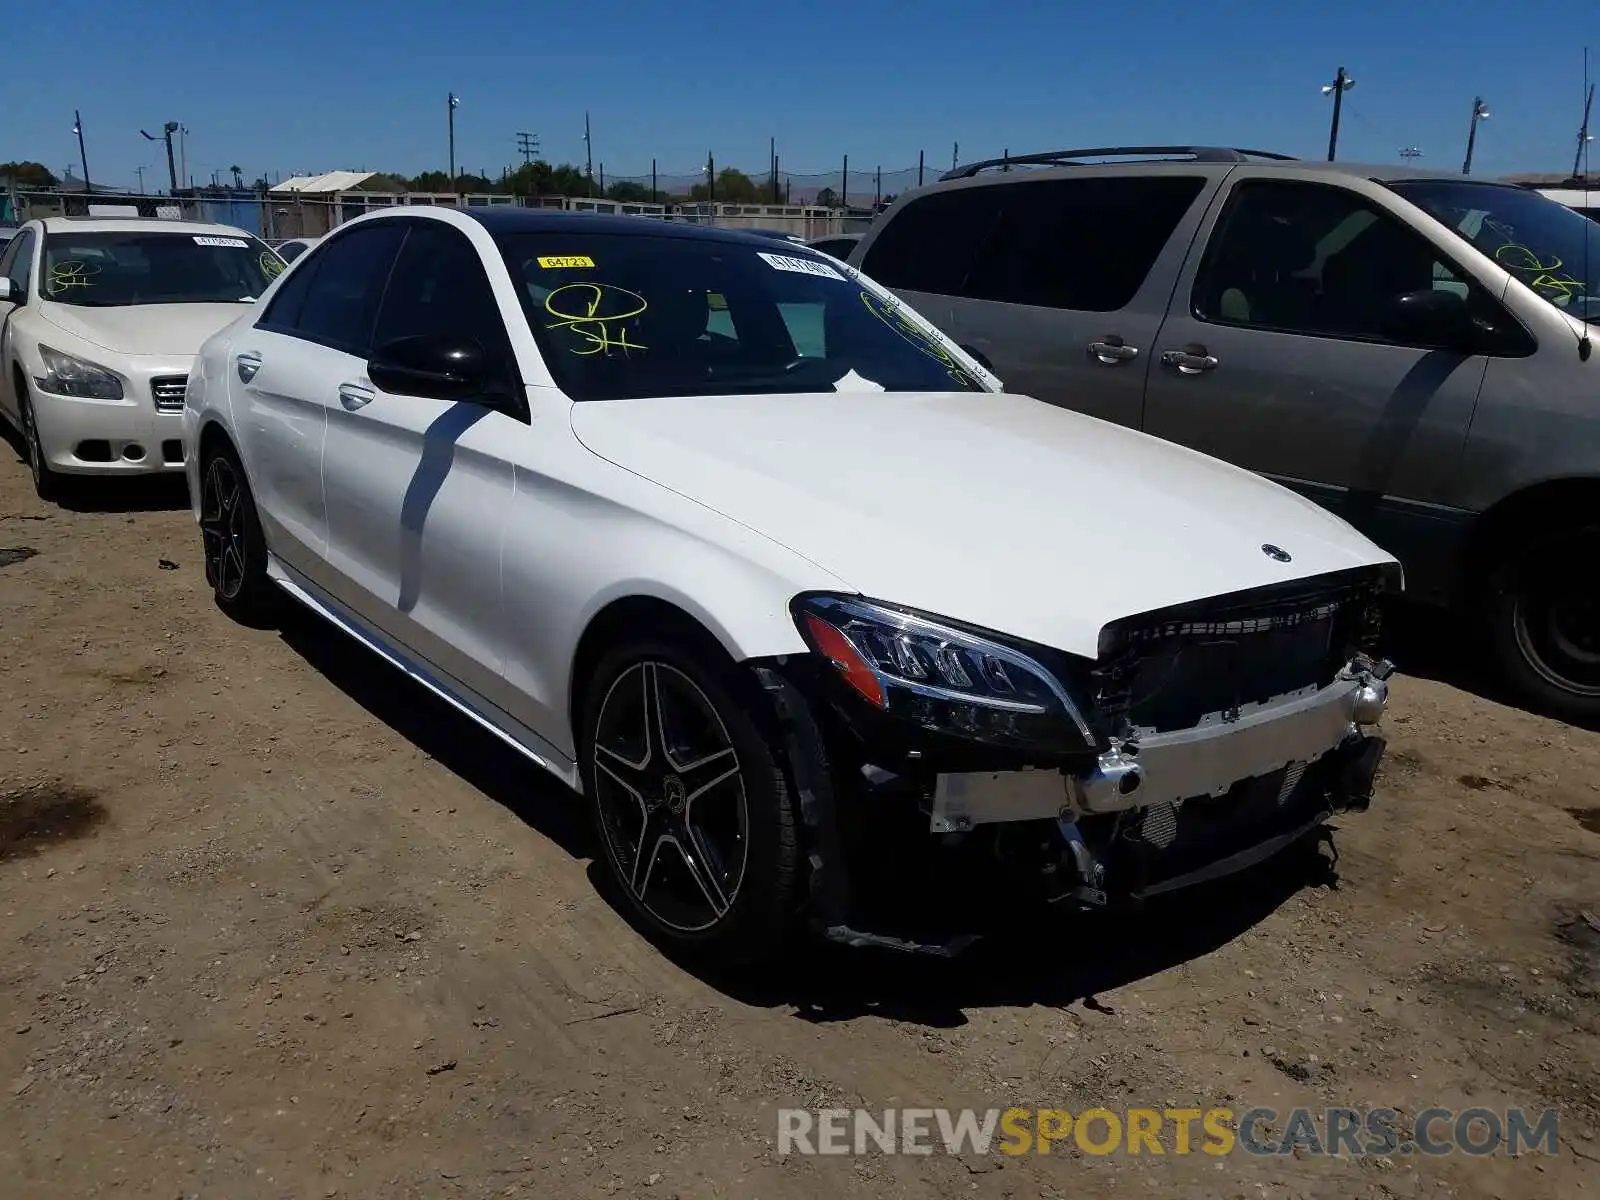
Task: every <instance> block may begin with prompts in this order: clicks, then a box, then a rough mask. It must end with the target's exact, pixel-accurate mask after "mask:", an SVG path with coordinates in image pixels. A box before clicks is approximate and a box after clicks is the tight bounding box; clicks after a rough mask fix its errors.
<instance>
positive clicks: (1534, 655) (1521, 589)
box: [1489, 527, 1600, 723]
mask: <svg viewBox="0 0 1600 1200" xmlns="http://www.w3.org/2000/svg"><path fill="white" fill-rule="evenodd" d="M1597 557H1600V527H1589V528H1582V529H1572V530H1566V531H1563V532H1560V533H1557V534H1554V535H1552V536H1549V537H1545V538H1540V539H1538V540H1534V541H1532V542H1530V543H1529V544H1526V545H1524V546H1522V547H1521V548H1520V549H1518V550H1517V551H1516V552H1515V553H1513V554H1512V555H1510V556H1508V557H1507V558H1506V559H1505V560H1504V561H1503V562H1502V563H1501V565H1500V567H1499V569H1498V570H1497V571H1496V572H1495V576H1494V580H1493V587H1492V600H1491V608H1490V614H1489V615H1490V637H1491V642H1492V645H1493V648H1494V654H1495V658H1496V660H1497V661H1498V664H1499V667H1500V670H1501V673H1502V675H1503V676H1504V677H1505V679H1506V681H1507V682H1508V683H1509V684H1510V685H1511V687H1512V688H1513V689H1515V691H1516V693H1517V694H1518V695H1519V696H1520V697H1522V698H1523V699H1524V700H1526V701H1527V702H1528V703H1529V704H1530V705H1532V706H1533V707H1536V708H1538V709H1540V710H1542V711H1544V712H1547V713H1550V714H1551V715H1553V716H1557V717H1560V718H1562V719H1563V720H1568V721H1575V722H1580V723H1592V722H1594V721H1596V720H1600V592H1597V590H1596V588H1595V586H1594V582H1593V576H1592V575H1591V574H1590V573H1589V572H1590V565H1591V564H1593V563H1594V562H1595V561H1596V559H1597Z"/></svg>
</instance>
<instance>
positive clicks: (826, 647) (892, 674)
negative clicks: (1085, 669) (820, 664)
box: [793, 595, 1096, 754]
mask: <svg viewBox="0 0 1600 1200" xmlns="http://www.w3.org/2000/svg"><path fill="white" fill-rule="evenodd" d="M793 610H794V618H795V624H796V625H797V626H798V627H799V629H800V633H801V635H802V636H803V637H804V638H805V639H806V643H807V644H808V645H809V646H810V647H811V648H812V649H813V650H814V651H816V653H818V654H819V655H821V656H822V657H823V658H824V659H826V660H827V661H828V662H829V663H830V664H831V665H832V667H833V668H834V670H836V671H837V672H838V673H839V675H840V677H841V678H842V679H843V680H844V682H845V683H846V684H848V685H849V686H850V688H851V689H852V690H853V691H854V692H855V693H856V694H857V695H859V696H860V697H861V698H862V699H863V700H865V701H866V702H867V703H868V704H870V705H872V706H873V707H874V708H877V709H880V710H881V711H883V712H887V713H891V714H894V715H896V716H900V717H904V718H906V719H908V720H910V721H913V722H915V723H916V724H917V725H920V726H921V727H922V728H924V729H927V730H930V731H932V732H935V733H943V734H949V735H951V736H953V737H959V738H964V739H967V740H969V741H979V742H984V743H987V744H990V745H994V746H1012V747H1018V748H1024V747H1025V748H1029V749H1034V750H1041V749H1042V750H1048V751H1059V752H1061V753H1064V754H1066V753H1080V752H1083V751H1086V750H1091V749H1094V748H1095V747H1096V738H1095V735H1094V733H1093V732H1092V731H1091V730H1090V728H1089V724H1088V722H1087V721H1086V720H1085V719H1084V716H1083V712H1082V710H1081V709H1080V708H1079V706H1078V703H1077V701H1076V700H1074V698H1073V696H1072V694H1071V693H1070V692H1069V690H1068V688H1067V686H1066V684H1065V683H1064V682H1063V681H1062V680H1061V679H1059V678H1057V676H1056V675H1055V674H1054V673H1052V672H1051V670H1050V669H1049V668H1047V667H1046V666H1045V665H1044V664H1042V663H1041V662H1039V661H1038V659H1036V658H1035V657H1033V656H1032V655H1030V654H1028V653H1027V652H1026V651H1024V650H1023V649H1021V648H1020V647H1018V646H1016V645H1013V644H1010V643H1009V642H1008V641H1007V640H1006V639H1005V638H1003V637H1002V636H1001V635H999V634H986V633H982V632H979V631H976V630H967V629H961V628H957V627H955V626H953V625H950V624H948V623H946V622H943V621H940V620H938V619H935V618H931V617H925V616H922V615H919V614H917V613H913V612H910V611H907V610H904V609H899V608H894V607H891V606H889V605H885V604H879V603H875V602H873V601H870V600H861V599H857V598H855V597H842V596H827V595H808V596H800V597H798V598H797V599H796V600H795V601H794V604H793Z"/></svg>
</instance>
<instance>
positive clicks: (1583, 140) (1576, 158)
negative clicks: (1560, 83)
mask: <svg viewBox="0 0 1600 1200" xmlns="http://www.w3.org/2000/svg"><path fill="white" fill-rule="evenodd" d="M1593 107H1594V84H1592V83H1591V84H1590V85H1589V98H1588V99H1587V100H1585V101H1584V102H1583V124H1582V125H1580V126H1578V152H1577V153H1576V154H1574V155H1573V156H1572V177H1573V178H1574V179H1576V178H1578V168H1579V167H1581V166H1582V165H1583V148H1584V147H1585V146H1586V145H1588V144H1589V110H1590V109H1591V108H1593Z"/></svg>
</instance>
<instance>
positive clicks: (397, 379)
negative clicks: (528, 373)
mask: <svg viewBox="0 0 1600 1200" xmlns="http://www.w3.org/2000/svg"><path fill="white" fill-rule="evenodd" d="M367 377H368V378H369V379H371V380H372V382H373V383H374V384H376V385H377V386H378V387H380V388H382V389H383V390H384V391H386V392H390V393H392V394H394V395H397V396H423V397H426V398H427V399H430V400H483V399H487V398H489V397H488V395H487V393H489V392H490V391H491V390H493V385H492V380H491V372H490V367H489V361H488V356H487V355H485V354H484V352H483V347H482V346H481V345H479V344H478V343H477V342H476V341H475V340H473V339H471V338H460V337H451V336H447V335H439V334H431V333H422V334H417V335H415V336H413V337H403V338H397V339H396V340H394V341H392V342H389V343H388V344H387V345H384V346H380V347H379V348H378V350H377V351H376V352H375V353H374V354H373V356H372V358H371V360H370V361H369V362H368V363H367Z"/></svg>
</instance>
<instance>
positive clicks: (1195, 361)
mask: <svg viewBox="0 0 1600 1200" xmlns="http://www.w3.org/2000/svg"><path fill="white" fill-rule="evenodd" d="M1161 361H1162V362H1164V363H1166V364H1167V366H1169V367H1177V368H1178V372H1179V374H1182V375H1198V374H1200V372H1201V371H1214V370H1215V369H1216V367H1217V356H1216V355H1214V354H1207V353H1206V348H1205V347H1204V346H1185V347H1184V348H1183V349H1182V350H1163V351H1162V352H1161Z"/></svg>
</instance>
